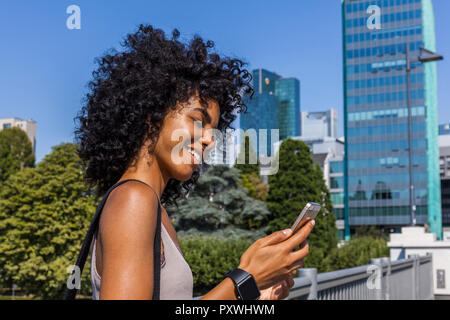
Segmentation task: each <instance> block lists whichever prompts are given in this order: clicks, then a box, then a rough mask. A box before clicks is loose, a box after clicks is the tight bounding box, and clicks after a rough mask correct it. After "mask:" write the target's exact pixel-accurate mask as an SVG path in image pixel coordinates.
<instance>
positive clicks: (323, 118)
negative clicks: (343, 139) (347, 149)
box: [300, 109, 338, 138]
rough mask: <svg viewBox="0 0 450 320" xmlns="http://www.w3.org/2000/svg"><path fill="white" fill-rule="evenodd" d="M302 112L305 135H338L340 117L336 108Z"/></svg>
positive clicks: (301, 122)
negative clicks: (338, 117)
mask: <svg viewBox="0 0 450 320" xmlns="http://www.w3.org/2000/svg"><path fill="white" fill-rule="evenodd" d="M300 114H301V120H300V128H301V135H302V136H303V137H332V138H337V137H338V119H337V111H336V110H335V109H330V110H327V111H321V112H305V111H302V112H301V113H300Z"/></svg>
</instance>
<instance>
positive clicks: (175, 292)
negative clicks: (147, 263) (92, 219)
mask: <svg viewBox="0 0 450 320" xmlns="http://www.w3.org/2000/svg"><path fill="white" fill-rule="evenodd" d="M96 239H97V234H96V235H95V236H94V240H93V241H92V242H93V244H92V253H91V283H92V299H93V300H98V299H99V296H100V284H101V277H100V275H99V274H98V272H97V267H96V261H95V244H96ZM161 240H162V243H163V246H164V258H163V259H161V275H160V299H161V300H192V295H193V284H194V280H193V277H192V271H191V268H190V267H189V265H188V264H187V262H186V260H185V259H184V257H183V254H182V253H181V250H180V249H179V247H178V246H176V245H175V243H174V242H173V240H172V238H171V237H170V235H169V233H168V232H167V230H166V228H164V225H163V223H161Z"/></svg>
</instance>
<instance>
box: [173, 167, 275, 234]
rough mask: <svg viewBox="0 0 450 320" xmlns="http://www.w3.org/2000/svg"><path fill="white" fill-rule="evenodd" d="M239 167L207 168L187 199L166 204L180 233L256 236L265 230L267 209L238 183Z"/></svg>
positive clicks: (267, 215) (264, 232)
mask: <svg viewBox="0 0 450 320" xmlns="http://www.w3.org/2000/svg"><path fill="white" fill-rule="evenodd" d="M239 175H240V172H239V170H237V169H235V168H229V167H228V166H227V165H216V166H211V167H209V168H208V170H207V171H206V172H204V173H203V174H202V175H201V176H200V178H199V179H198V181H197V184H196V186H195V188H194V189H193V190H192V191H191V192H190V194H189V197H188V198H187V199H181V200H179V201H178V202H177V203H178V207H176V206H169V207H167V208H166V210H167V212H168V213H169V215H170V217H171V219H172V221H173V223H174V225H175V228H176V230H177V231H178V232H179V235H180V237H183V236H188V235H189V236H191V235H200V234H202V235H214V236H222V237H235V238H240V237H244V238H249V239H256V238H258V237H261V236H264V235H265V234H266V231H267V230H266V229H265V228H264V227H265V226H266V225H267V223H268V218H269V215H270V212H269V210H268V208H267V205H266V204H265V203H264V202H263V201H259V200H255V199H252V198H251V197H249V196H248V195H247V191H246V190H245V189H244V188H241V187H239V185H238V182H239V179H240V178H239Z"/></svg>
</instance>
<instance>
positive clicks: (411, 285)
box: [287, 255, 434, 300]
mask: <svg viewBox="0 0 450 320" xmlns="http://www.w3.org/2000/svg"><path fill="white" fill-rule="evenodd" d="M299 275H300V276H299V277H298V278H296V279H294V282H295V283H294V286H293V287H292V288H291V291H290V294H289V296H288V297H287V300H290V299H299V300H315V299H317V300H427V299H433V298H434V295H433V279H432V277H433V275H432V257H431V255H427V256H420V257H419V256H418V255H410V256H408V259H403V260H397V261H391V260H390V259H389V258H377V259H371V261H370V264H368V265H364V266H360V267H355V268H349V269H343V270H337V271H332V272H326V273H321V274H317V269H314V268H311V269H307V268H304V269H299Z"/></svg>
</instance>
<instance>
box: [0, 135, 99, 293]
mask: <svg viewBox="0 0 450 320" xmlns="http://www.w3.org/2000/svg"><path fill="white" fill-rule="evenodd" d="M76 148H77V147H76V145H74V144H71V143H64V144H61V145H59V146H56V147H53V150H52V152H51V153H50V154H48V155H47V156H45V158H44V159H43V160H42V161H41V162H39V163H38V164H37V166H36V168H35V169H34V168H27V169H23V170H21V171H19V172H17V173H16V174H15V175H12V176H10V177H9V179H8V180H7V181H6V182H5V183H4V185H3V187H2V189H1V191H0V279H1V280H0V281H1V285H2V286H4V287H11V285H12V283H15V284H17V285H18V286H19V287H20V288H21V289H22V290H23V291H25V292H26V293H33V294H36V295H38V296H41V297H44V298H61V297H62V295H63V292H64V289H65V286H66V281H67V278H68V276H69V274H68V273H67V268H68V266H69V265H72V264H74V262H75V260H76V257H77V254H78V252H79V250H80V247H81V243H82V240H83V238H84V236H85V234H86V232H87V229H88V227H89V223H90V220H91V218H92V216H93V214H94V212H95V208H96V204H97V202H98V200H99V199H97V198H96V197H95V196H93V195H92V194H93V192H91V191H90V190H87V188H86V186H85V183H84V181H83V170H82V167H81V166H80V162H79V159H78V157H77V152H76ZM84 270H85V272H83V276H82V281H81V283H82V289H81V293H83V294H85V295H90V290H91V288H90V280H89V272H88V271H87V272H86V270H89V261H87V263H86V265H85V269H84Z"/></svg>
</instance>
